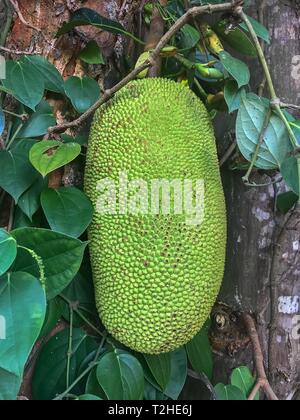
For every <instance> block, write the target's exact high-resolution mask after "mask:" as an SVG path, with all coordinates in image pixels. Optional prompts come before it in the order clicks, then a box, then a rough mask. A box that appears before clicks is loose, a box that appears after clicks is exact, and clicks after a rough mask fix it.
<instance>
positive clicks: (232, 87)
mask: <svg viewBox="0 0 300 420" xmlns="http://www.w3.org/2000/svg"><path fill="white" fill-rule="evenodd" d="M245 95H246V89H245V88H243V87H242V88H240V89H239V88H238V85H237V83H236V82H235V81H234V80H228V81H227V82H226V84H225V88H224V97H225V101H226V103H227V106H228V111H229V113H232V112H234V111H236V110H237V109H239V107H240V105H241V99H242V97H243V96H245Z"/></svg>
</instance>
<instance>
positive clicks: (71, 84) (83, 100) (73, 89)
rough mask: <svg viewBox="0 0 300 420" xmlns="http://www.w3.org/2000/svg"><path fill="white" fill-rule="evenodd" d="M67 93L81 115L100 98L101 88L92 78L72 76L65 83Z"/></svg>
mask: <svg viewBox="0 0 300 420" xmlns="http://www.w3.org/2000/svg"><path fill="white" fill-rule="evenodd" d="M65 93H66V95H67V97H68V98H69V99H70V101H71V102H72V105H73V107H74V108H75V109H76V111H77V112H79V113H80V114H82V113H84V112H85V111H87V110H88V109H89V108H90V107H91V106H92V105H94V103H95V102H96V101H97V100H98V99H99V97H100V87H99V85H98V83H97V82H96V80H94V79H91V78H90V77H86V76H85V77H82V78H81V77H76V76H71V77H69V78H68V80H66V81H65Z"/></svg>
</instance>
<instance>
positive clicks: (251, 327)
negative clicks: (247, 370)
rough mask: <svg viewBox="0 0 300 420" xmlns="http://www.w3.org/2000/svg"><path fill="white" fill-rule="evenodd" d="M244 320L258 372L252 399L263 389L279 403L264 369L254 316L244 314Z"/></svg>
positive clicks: (272, 399) (270, 398) (251, 395)
mask: <svg viewBox="0 0 300 420" xmlns="http://www.w3.org/2000/svg"><path fill="white" fill-rule="evenodd" d="M243 320H244V323H245V327H246V329H247V333H248V335H249V337H250V339H251V343H252V346H253V354H254V361H255V367H256V372H257V381H256V385H255V387H254V388H253V391H252V392H251V394H250V397H251V399H253V398H254V397H255V395H256V394H257V392H258V391H259V390H260V389H263V390H264V392H265V394H266V396H267V398H268V399H269V400H271V401H278V397H277V395H276V394H275V392H274V391H273V389H272V387H271V385H270V383H269V381H268V378H267V375H266V371H265V367H264V357H263V353H262V349H261V345H260V342H259V337H258V333H257V330H256V326H255V322H254V320H253V318H252V316H251V315H249V314H243ZM250 397H249V399H250Z"/></svg>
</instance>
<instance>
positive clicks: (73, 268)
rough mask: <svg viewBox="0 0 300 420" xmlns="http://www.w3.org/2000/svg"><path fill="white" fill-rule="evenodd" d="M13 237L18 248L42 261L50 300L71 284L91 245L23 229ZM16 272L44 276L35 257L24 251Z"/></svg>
mask: <svg viewBox="0 0 300 420" xmlns="http://www.w3.org/2000/svg"><path fill="white" fill-rule="evenodd" d="M12 236H13V237H14V238H15V239H16V240H17V243H18V245H21V246H23V247H25V248H28V249H31V250H33V251H34V252H35V253H36V254H37V255H38V256H39V257H40V258H41V260H42V263H43V266H44V271H45V277H46V292H47V298H48V299H49V300H50V299H53V298H54V297H55V296H57V295H58V294H59V293H60V292H62V291H63V290H64V289H65V288H66V287H67V286H68V285H69V284H70V283H71V281H72V280H73V278H74V277H75V275H76V274H77V272H78V270H79V268H80V265H81V262H82V258H83V254H84V250H85V248H86V245H87V244H86V243H83V242H81V241H79V240H78V239H74V238H71V237H69V236H66V235H62V234H60V233H57V232H52V231H50V230H47V229H37V228H21V229H17V230H14V231H13V232H12ZM14 270H15V271H26V272H28V273H31V274H32V275H34V276H36V277H38V276H39V275H40V272H39V267H38V266H37V264H36V263H35V262H34V261H33V259H32V257H31V255H30V254H29V253H28V252H24V251H23V250H22V249H20V250H19V252H18V256H17V259H16V262H15V265H14Z"/></svg>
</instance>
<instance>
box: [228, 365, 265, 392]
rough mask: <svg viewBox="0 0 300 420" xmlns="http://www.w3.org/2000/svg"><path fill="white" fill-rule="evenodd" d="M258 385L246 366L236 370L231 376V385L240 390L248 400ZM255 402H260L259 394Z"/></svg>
mask: <svg viewBox="0 0 300 420" xmlns="http://www.w3.org/2000/svg"><path fill="white" fill-rule="evenodd" d="M255 384H256V380H255V378H254V377H253V375H252V373H251V372H250V370H249V368H248V367H246V366H242V367H239V368H237V369H234V371H233V372H232V374H231V385H234V386H236V387H237V388H239V389H240V390H241V391H242V392H243V394H245V395H246V397H247V398H248V397H249V395H250V394H251V391H252V390H253V388H254V386H255ZM255 400H259V392H258V393H257V394H256V397H255Z"/></svg>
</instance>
